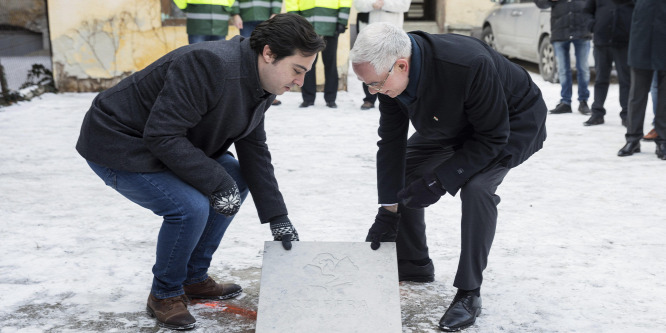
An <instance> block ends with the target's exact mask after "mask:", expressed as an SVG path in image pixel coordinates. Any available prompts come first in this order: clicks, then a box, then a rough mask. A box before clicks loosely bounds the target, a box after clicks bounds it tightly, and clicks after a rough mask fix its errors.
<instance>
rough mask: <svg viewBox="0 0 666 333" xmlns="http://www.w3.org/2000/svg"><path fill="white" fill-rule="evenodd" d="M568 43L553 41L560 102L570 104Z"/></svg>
mask: <svg viewBox="0 0 666 333" xmlns="http://www.w3.org/2000/svg"><path fill="white" fill-rule="evenodd" d="M569 45H571V42H569V41H565V42H553V48H554V49H555V58H556V59H557V75H558V77H559V79H560V86H561V88H562V90H561V91H560V96H561V99H560V102H561V103H564V104H569V105H571V95H572V90H571V89H572V88H571V86H572V82H571V81H572V78H571V61H570V59H569Z"/></svg>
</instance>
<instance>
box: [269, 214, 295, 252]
mask: <svg viewBox="0 0 666 333" xmlns="http://www.w3.org/2000/svg"><path fill="white" fill-rule="evenodd" d="M270 224H271V233H272V234H273V240H274V241H282V247H284V249H285V250H291V242H292V241H298V232H296V229H295V228H294V226H293V225H291V221H289V218H288V217H287V215H282V216H278V217H276V218H274V219H273V221H271V222H270Z"/></svg>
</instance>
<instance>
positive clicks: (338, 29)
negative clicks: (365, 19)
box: [335, 23, 347, 34]
mask: <svg viewBox="0 0 666 333" xmlns="http://www.w3.org/2000/svg"><path fill="white" fill-rule="evenodd" d="M346 30H347V26H346V25H344V24H342V23H338V25H337V26H335V32H337V33H339V34H341V33H344V32H345V31H346Z"/></svg>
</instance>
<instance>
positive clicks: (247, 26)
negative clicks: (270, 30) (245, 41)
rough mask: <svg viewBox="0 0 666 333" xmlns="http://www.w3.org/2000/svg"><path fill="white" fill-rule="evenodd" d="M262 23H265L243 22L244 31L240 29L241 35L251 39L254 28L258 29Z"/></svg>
mask: <svg viewBox="0 0 666 333" xmlns="http://www.w3.org/2000/svg"><path fill="white" fill-rule="evenodd" d="M261 22H263V21H243V29H240V35H241V36H243V37H245V38H250V36H252V31H254V28H256V27H257V25H259V23H261Z"/></svg>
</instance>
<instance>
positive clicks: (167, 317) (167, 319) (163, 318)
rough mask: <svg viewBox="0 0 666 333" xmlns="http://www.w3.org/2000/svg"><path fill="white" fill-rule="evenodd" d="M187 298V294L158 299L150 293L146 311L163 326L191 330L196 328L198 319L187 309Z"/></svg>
mask: <svg viewBox="0 0 666 333" xmlns="http://www.w3.org/2000/svg"><path fill="white" fill-rule="evenodd" d="M186 300H187V298H186V297H185V295H181V296H176V297H170V298H165V299H158V298H156V297H155V296H153V294H150V296H148V305H147V306H146V311H148V314H149V315H150V316H151V317H153V318H155V319H157V323H158V324H159V325H160V326H162V327H166V328H170V329H172V330H189V329H192V328H194V326H195V323H196V319H194V317H192V315H191V314H190V312H189V311H187V306H186V305H185V304H186Z"/></svg>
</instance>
